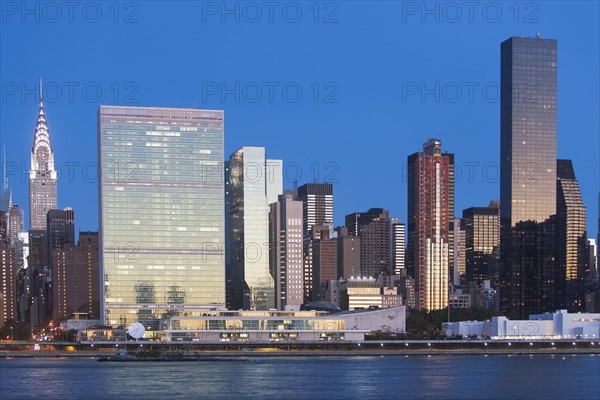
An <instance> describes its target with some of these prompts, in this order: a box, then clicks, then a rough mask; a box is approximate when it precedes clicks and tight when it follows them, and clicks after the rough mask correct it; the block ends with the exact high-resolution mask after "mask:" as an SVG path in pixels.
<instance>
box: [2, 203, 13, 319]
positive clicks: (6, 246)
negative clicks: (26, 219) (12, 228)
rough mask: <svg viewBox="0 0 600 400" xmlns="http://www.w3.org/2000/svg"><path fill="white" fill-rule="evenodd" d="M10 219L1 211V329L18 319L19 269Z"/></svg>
mask: <svg viewBox="0 0 600 400" xmlns="http://www.w3.org/2000/svg"><path fill="white" fill-rule="evenodd" d="M7 223H8V218H7V215H6V214H5V212H4V211H2V210H0V261H1V262H0V310H1V313H0V327H2V326H4V324H5V323H6V321H8V320H11V319H14V320H16V319H17V298H16V293H17V268H16V265H15V250H14V248H13V247H12V246H11V245H10V243H9V241H8V237H7V236H8V235H7V233H8V227H7Z"/></svg>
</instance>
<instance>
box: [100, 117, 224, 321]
mask: <svg viewBox="0 0 600 400" xmlns="http://www.w3.org/2000/svg"><path fill="white" fill-rule="evenodd" d="M223 130H224V116H223V111H219V110H198V109H183V108H158V107H120V106H119V107H112V106H101V107H100V109H99V111H98V139H99V145H98V147H99V164H100V178H101V179H100V181H99V194H100V204H99V205H100V207H99V208H100V232H99V242H100V269H101V276H102V277H103V280H102V282H101V283H100V285H101V295H100V298H101V299H102V300H101V305H100V307H101V319H102V320H103V321H105V323H106V324H108V325H113V326H117V325H128V324H130V323H132V322H134V321H139V322H141V323H143V324H144V325H145V326H146V328H152V329H157V328H158V323H159V320H160V318H161V317H162V316H163V315H164V314H165V313H166V312H169V311H179V312H194V311H197V310H202V309H203V308H205V307H206V306H207V305H212V306H214V307H223V305H224V303H225V263H224V241H225V232H224V209H225V206H224V187H223V169H222V164H223V145H224V143H223Z"/></svg>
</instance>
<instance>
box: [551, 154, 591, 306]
mask: <svg viewBox="0 0 600 400" xmlns="http://www.w3.org/2000/svg"><path fill="white" fill-rule="evenodd" d="M556 171H557V181H556V182H557V186H556V191H557V196H558V197H557V202H556V235H557V236H556V246H557V264H558V270H557V275H558V276H557V279H556V282H557V297H558V299H557V302H558V306H559V307H560V308H566V309H567V310H568V311H569V312H577V311H584V309H585V304H584V303H585V270H586V268H589V262H590V261H589V260H590V257H589V247H588V246H589V244H588V240H587V232H586V222H587V219H586V208H585V205H584V204H583V200H582V198H581V192H580V191H579V183H578V182H577V179H576V178H575V170H574V169H573V163H572V161H571V160H557V168H556Z"/></svg>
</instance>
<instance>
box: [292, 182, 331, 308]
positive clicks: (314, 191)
mask: <svg viewBox="0 0 600 400" xmlns="http://www.w3.org/2000/svg"><path fill="white" fill-rule="evenodd" d="M298 200H300V201H301V202H302V213H303V218H304V220H303V223H302V230H303V234H304V302H305V303H310V302H311V301H312V293H313V287H312V282H313V266H312V241H313V237H312V234H311V229H312V227H313V226H315V225H325V224H330V223H333V185H332V184H331V183H307V184H304V185H302V186H300V187H299V188H298Z"/></svg>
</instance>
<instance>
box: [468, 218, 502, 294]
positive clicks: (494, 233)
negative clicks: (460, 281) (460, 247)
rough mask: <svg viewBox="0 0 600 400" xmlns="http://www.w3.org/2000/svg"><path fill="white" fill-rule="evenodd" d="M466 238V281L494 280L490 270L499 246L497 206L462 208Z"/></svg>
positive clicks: (493, 264)
mask: <svg viewBox="0 0 600 400" xmlns="http://www.w3.org/2000/svg"><path fill="white" fill-rule="evenodd" d="M463 221H464V224H465V239H466V247H465V251H466V260H465V261H466V274H467V282H477V283H481V282H482V281H483V280H486V279H490V280H492V281H494V282H496V279H495V278H494V273H493V271H492V269H493V267H494V266H495V264H496V257H497V255H498V250H499V246H500V214H499V209H498V208H497V207H471V208H467V209H466V210H463Z"/></svg>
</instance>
